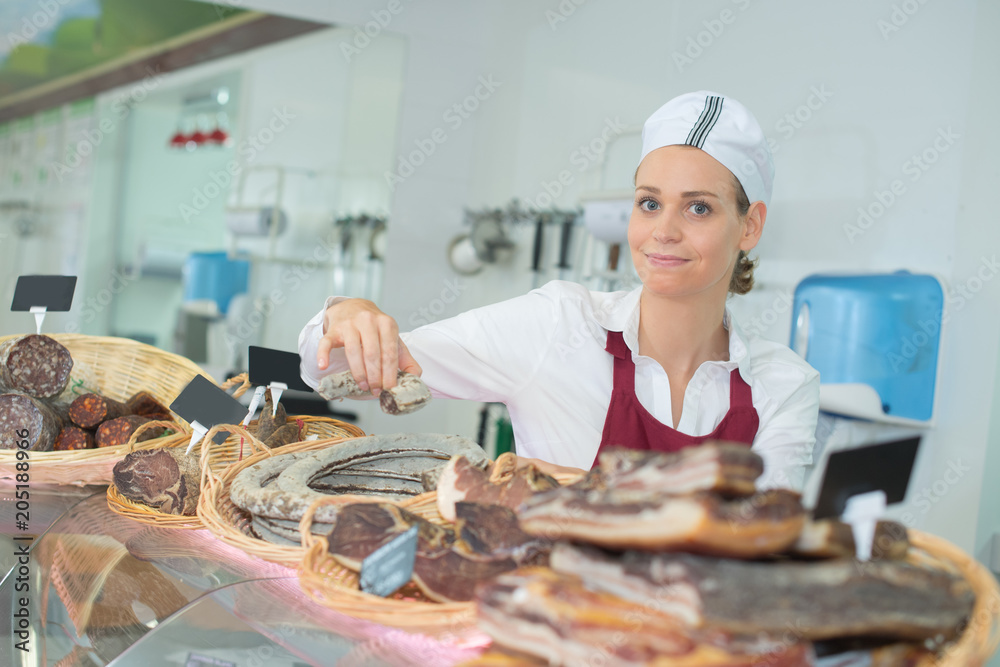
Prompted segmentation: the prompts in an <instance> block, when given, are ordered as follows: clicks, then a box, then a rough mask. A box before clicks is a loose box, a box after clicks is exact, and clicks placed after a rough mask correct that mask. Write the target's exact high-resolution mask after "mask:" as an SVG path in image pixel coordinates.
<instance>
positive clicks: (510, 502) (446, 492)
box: [437, 456, 559, 521]
mask: <svg viewBox="0 0 1000 667" xmlns="http://www.w3.org/2000/svg"><path fill="white" fill-rule="evenodd" d="M558 487H559V482H557V481H556V480H555V478H553V477H550V476H549V475H546V474H545V473H543V472H541V471H540V470H538V469H537V468H536V467H534V466H530V465H529V466H524V467H522V468H518V469H517V470H515V471H514V473H513V474H512V475H511V476H510V477H509V478H508V479H507V480H506V481H503V482H501V483H498V484H493V483H492V482H490V479H489V475H487V474H486V472H485V471H483V470H481V469H480V468H479V467H477V466H475V465H473V464H472V463H470V462H469V461H468V460H467V459H465V458H464V457H461V456H457V457H454V458H452V459H451V460H450V461H448V464H447V465H446V466H445V467H444V469H443V470H442V471H441V474H440V476H439V477H438V482H437V505H438V512H439V513H440V514H441V516H442V517H444V518H445V519H446V520H448V521H454V520H455V503H458V502H462V501H467V502H474V503H482V504H485V505H503V506H504V507H509V508H510V509H513V510H517V508H518V507H520V506H521V505H522V504H523V503H524V502H526V501H527V500H528V499H529V498H530V497H532V496H534V495H535V494H538V493H541V492H543V491H550V490H552V489H557V488H558Z"/></svg>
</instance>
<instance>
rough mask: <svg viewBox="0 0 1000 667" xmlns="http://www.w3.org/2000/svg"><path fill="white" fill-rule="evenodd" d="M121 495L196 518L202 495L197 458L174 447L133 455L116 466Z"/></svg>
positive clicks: (143, 451)
mask: <svg viewBox="0 0 1000 667" xmlns="http://www.w3.org/2000/svg"><path fill="white" fill-rule="evenodd" d="M113 473H114V484H115V487H116V488H117V489H118V492H119V493H120V494H122V495H123V496H125V497H126V498H128V499H129V500H132V501H134V502H138V503H143V504H144V505H148V506H150V507H152V508H154V509H157V510H159V511H161V512H164V513H166V514H183V515H189V516H190V515H194V513H195V508H196V507H197V506H198V496H199V494H200V490H201V489H200V483H201V470H200V468H199V466H198V457H197V456H194V455H192V456H186V455H185V454H184V452H183V451H181V450H178V448H174V447H166V448H163V449H142V450H139V451H136V452H131V453H129V454H127V455H126V456H125V458H124V459H123V460H121V461H119V462H118V463H116V464H115V467H114V470H113Z"/></svg>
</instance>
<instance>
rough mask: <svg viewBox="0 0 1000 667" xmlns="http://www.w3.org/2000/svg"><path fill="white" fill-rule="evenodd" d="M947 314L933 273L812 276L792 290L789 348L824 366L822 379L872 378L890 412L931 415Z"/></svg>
mask: <svg viewBox="0 0 1000 667" xmlns="http://www.w3.org/2000/svg"><path fill="white" fill-rule="evenodd" d="M943 312H944V292H943V290H942V289H941V283H940V282H939V281H938V280H937V278H935V277H934V276H930V275H921V274H913V273H909V272H906V271H900V272H897V273H891V274H875V275H856V276H837V275H814V276H809V277H808V278H806V279H804V280H803V281H802V282H801V283H799V285H798V287H796V289H795V303H794V307H793V310H792V337H791V338H792V340H791V347H792V349H794V350H795V351H797V352H799V354H801V355H802V356H804V357H805V359H806V361H808V362H809V363H810V364H811V365H812V366H813V368H815V369H816V370H818V371H819V373H820V382H821V384H823V385H826V384H839V383H861V384H867V385H869V386H870V387H872V388H873V389H874V390H875V391H876V392H877V393H878V396H879V398H880V399H881V402H882V411H883V413H884V414H885V415H888V416H891V417H901V418H905V419H914V420H920V421H927V420H930V419H931V417H932V415H933V408H934V385H935V380H936V376H937V366H938V349H939V347H940V340H941V325H942V317H943Z"/></svg>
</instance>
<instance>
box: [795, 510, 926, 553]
mask: <svg viewBox="0 0 1000 667" xmlns="http://www.w3.org/2000/svg"><path fill="white" fill-rule="evenodd" d="M909 548H910V541H909V538H908V536H907V532H906V526H904V525H903V524H901V523H896V522H895V521H879V522H878V523H877V524H876V525H875V540H874V542H873V543H872V553H871V560H881V559H887V560H902V559H904V558H906V554H907V551H908V550H909ZM855 552H856V549H855V545H854V534H853V533H852V532H851V527H850V526H849V525H848V524H846V523H843V522H841V521H838V520H836V519H821V520H820V521H807V522H806V524H805V526H803V528H802V533H801V534H800V535H799V538H798V539H797V540H796V541H795V543H794V544H793V545H792V546H791V548H790V549H789V555H791V556H794V557H797V558H853V557H854V555H855Z"/></svg>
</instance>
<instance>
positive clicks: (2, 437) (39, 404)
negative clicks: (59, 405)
mask: <svg viewBox="0 0 1000 667" xmlns="http://www.w3.org/2000/svg"><path fill="white" fill-rule="evenodd" d="M62 426H63V424H62V420H61V419H60V418H59V415H58V414H57V413H56V411H55V410H53V409H52V408H51V407H50V406H49V405H48V404H47V403H45V401H41V400H39V399H36V398H33V397H31V396H28V395H26V394H19V393H13V392H11V393H6V394H0V449H17V448H18V443H19V442H21V441H23V440H27V441H28V447H27V448H28V449H30V450H33V451H36V452H48V451H51V450H52V445H53V444H55V441H56V437H58V435H59V431H60V430H62Z"/></svg>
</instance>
